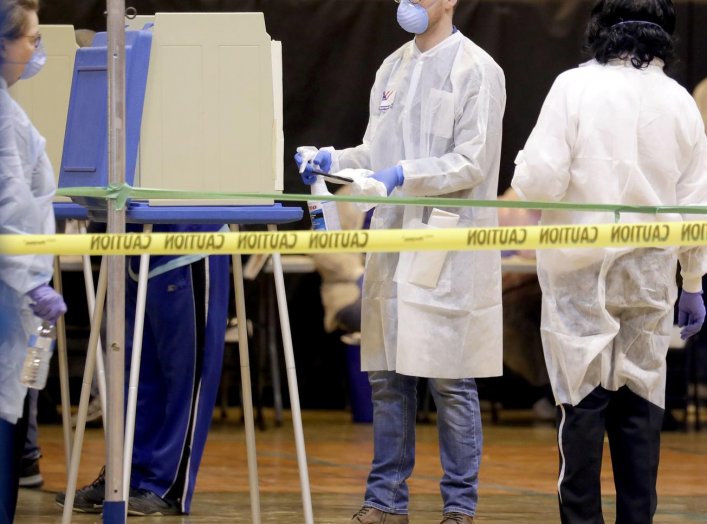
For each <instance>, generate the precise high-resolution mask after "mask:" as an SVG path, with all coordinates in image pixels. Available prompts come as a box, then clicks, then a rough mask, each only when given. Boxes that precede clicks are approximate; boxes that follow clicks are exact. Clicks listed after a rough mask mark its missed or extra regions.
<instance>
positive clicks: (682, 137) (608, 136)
mask: <svg viewBox="0 0 707 524" xmlns="http://www.w3.org/2000/svg"><path fill="white" fill-rule="evenodd" d="M674 28H675V13H674V10H673V6H672V3H671V2H670V0H601V1H598V2H597V3H596V4H595V5H594V8H593V10H592V15H591V21H590V22H589V26H588V29H587V48H588V49H589V50H590V51H591V52H592V54H593V55H594V59H592V60H590V61H589V62H587V63H585V64H583V65H582V66H580V67H578V68H575V69H572V70H569V71H566V72H564V73H562V74H561V75H560V76H559V77H558V78H557V79H556V81H555V83H554V84H553V86H552V88H551V90H550V92H549V94H548V96H547V98H546V100H545V103H544V105H543V108H542V110H541V112H540V116H539V118H538V122H537V124H536V126H535V128H534V129H533V131H532V133H531V135H530V137H529V138H528V141H527V143H526V145H525V147H524V149H523V150H522V151H521V152H520V153H519V154H518V157H517V158H516V169H515V174H514V178H513V181H512V186H513V188H515V190H516V191H517V193H518V195H519V196H520V197H521V198H523V199H526V200H539V201H552V202H572V203H606V204H620V205H635V206H687V205H693V204H694V205H702V206H704V205H706V204H707V178H705V177H706V176H707V139H706V138H705V132H704V126H703V123H702V118H701V116H700V112H699V111H698V109H697V106H696V104H695V102H694V100H693V99H692V97H691V96H690V94H689V93H688V92H687V91H686V90H685V89H683V88H682V87H681V86H680V85H678V83H677V82H675V81H674V80H672V79H671V78H669V77H668V76H667V75H666V74H665V73H664V71H663V68H664V66H665V64H666V61H668V60H669V59H670V54H671V50H672V45H673V44H672V34H673V30H674ZM697 219H703V217H701V216H699V215H698V216H694V215H689V214H682V215H681V214H679V213H668V212H661V213H657V214H655V215H649V214H639V213H622V214H621V215H620V216H619V217H616V216H615V215H614V213H587V212H581V211H569V210H547V211H543V213H542V217H541V224H542V225H555V224H595V223H608V224H613V223H615V222H616V221H617V220H618V221H619V222H620V223H629V224H632V223H647V222H656V221H657V222H670V221H673V222H675V221H681V220H697ZM644 227H650V226H644ZM537 260H538V277H539V280H540V284H541V287H542V291H543V304H542V307H543V309H542V320H541V324H542V325H541V331H542V339H543V349H544V353H545V359H546V362H547V366H548V372H549V375H550V380H551V384H552V388H553V393H554V396H555V402H556V404H557V405H558V408H557V419H558V444H559V452H560V474H559V480H558V484H557V486H558V496H559V507H560V516H561V520H562V522H564V523H571V524H584V523H587V524H588V523H593V524H594V523H601V522H604V520H603V517H602V509H601V491H600V488H601V483H600V474H601V462H602V450H603V445H604V435H605V433H606V434H607V435H608V437H609V445H610V450H611V459H612V466H613V471H614V484H615V486H616V498H617V502H616V522H617V523H621V524H630V523H636V524H638V523H641V524H645V523H649V522H652V520H653V515H654V514H655V511H656V507H657V492H656V479H657V475H658V461H659V454H660V431H661V425H662V421H663V415H664V406H665V380H666V354H667V351H668V345H669V343H670V338H671V331H672V325H673V307H674V304H675V301H676V298H677V285H676V272H677V264H678V261H679V263H680V269H681V274H682V281H683V291H682V293H681V295H680V300H679V303H678V310H679V315H678V325H679V326H681V327H682V328H683V329H682V331H681V336H682V338H683V339H686V338H688V337H690V336H692V335H694V334H696V333H697V332H698V331H699V330H700V328H701V326H702V323H703V322H704V318H705V307H704V304H703V300H702V283H701V277H702V275H703V274H705V272H707V248H705V247H692V248H680V247H665V248H639V247H629V246H625V247H611V248H598V247H597V248H593V247H588V248H582V249H576V248H575V249H549V250H540V251H538V254H537Z"/></svg>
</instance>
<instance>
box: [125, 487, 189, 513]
mask: <svg viewBox="0 0 707 524" xmlns="http://www.w3.org/2000/svg"><path fill="white" fill-rule="evenodd" d="M181 513H182V512H181V509H180V508H179V504H178V503H177V502H176V501H174V500H166V499H163V498H161V497H159V496H158V495H157V494H156V493H153V492H152V491H149V490H147V489H132V488H131V489H130V497H129V498H128V515H137V516H144V515H155V516H157V515H162V516H167V515H181Z"/></svg>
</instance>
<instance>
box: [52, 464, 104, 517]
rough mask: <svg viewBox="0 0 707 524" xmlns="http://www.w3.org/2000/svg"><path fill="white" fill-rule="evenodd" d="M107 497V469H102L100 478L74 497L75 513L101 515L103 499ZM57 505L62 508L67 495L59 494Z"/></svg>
mask: <svg viewBox="0 0 707 524" xmlns="http://www.w3.org/2000/svg"><path fill="white" fill-rule="evenodd" d="M105 497H106V468H105V467H103V468H101V472H100V473H99V474H98V478H97V479H96V480H94V481H93V482H91V483H90V484H89V485H88V486H84V487H83V488H81V489H80V490H78V491H77V492H76V495H75V496H74V511H78V512H79V513H101V512H102V511H103V499H105ZM54 500H56V503H57V504H59V506H61V507H62V508H63V507H64V501H65V500H66V493H64V492H63V491H62V492H60V493H57V495H56V498H55V499H54Z"/></svg>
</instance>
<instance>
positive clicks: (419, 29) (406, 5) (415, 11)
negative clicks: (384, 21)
mask: <svg viewBox="0 0 707 524" xmlns="http://www.w3.org/2000/svg"><path fill="white" fill-rule="evenodd" d="M397 17H398V24H400V27H402V28H403V29H405V31H407V32H408V33H413V34H416V35H419V34H422V33H424V32H425V31H427V27H428V26H429V25H430V17H429V16H428V15H427V9H425V8H424V7H422V6H421V5H419V4H411V3H410V2H409V1H408V0H400V3H399V4H398V15H397Z"/></svg>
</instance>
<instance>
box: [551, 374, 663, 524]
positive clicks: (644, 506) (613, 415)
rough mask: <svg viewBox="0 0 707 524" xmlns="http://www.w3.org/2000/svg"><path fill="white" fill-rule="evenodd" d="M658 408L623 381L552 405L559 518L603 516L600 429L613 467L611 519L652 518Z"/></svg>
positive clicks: (633, 523) (584, 521) (642, 522)
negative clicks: (573, 400)
mask: <svg viewBox="0 0 707 524" xmlns="http://www.w3.org/2000/svg"><path fill="white" fill-rule="evenodd" d="M663 413H664V410H662V409H660V408H659V407H657V406H656V405H655V404H652V403H650V402H648V401H647V400H645V399H643V398H641V397H639V396H638V395H636V394H635V393H633V392H632V391H630V390H629V389H628V388H627V387H622V388H620V389H619V390H618V391H608V390H606V389H604V388H602V387H597V388H596V389H595V390H594V391H592V392H591V393H590V394H589V395H587V396H586V397H585V398H584V399H582V401H581V402H580V403H579V404H577V405H576V406H570V405H569V404H563V405H562V406H560V407H559V408H558V443H559V450H560V479H559V482H558V496H559V502H560V517H561V520H562V522H563V523H565V524H603V522H604V517H603V516H602V511H601V482H600V477H601V460H602V451H603V448H604V432H606V434H607V435H608V437H609V448H610V450H611V460H612V465H613V470H614V484H615V486H616V523H617V524H649V523H651V522H653V515H654V514H655V510H656V506H657V494H656V480H657V477H658V461H659V458H660V430H661V426H662V423H663Z"/></svg>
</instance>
